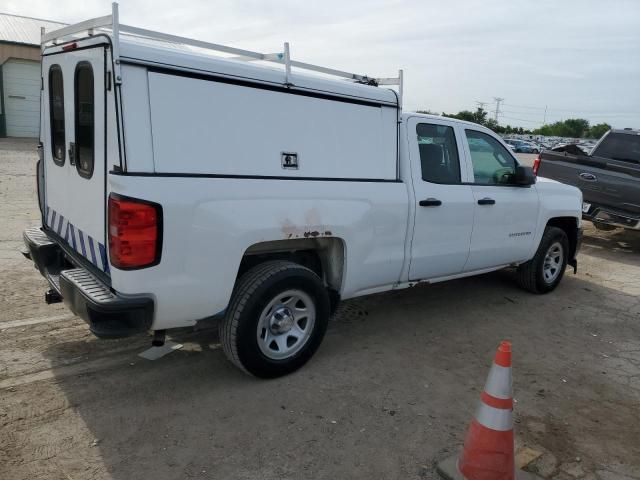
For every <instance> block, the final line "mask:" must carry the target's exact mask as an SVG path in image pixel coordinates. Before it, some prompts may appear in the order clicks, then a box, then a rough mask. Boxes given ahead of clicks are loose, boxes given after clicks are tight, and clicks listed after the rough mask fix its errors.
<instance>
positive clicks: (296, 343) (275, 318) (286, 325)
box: [256, 290, 316, 360]
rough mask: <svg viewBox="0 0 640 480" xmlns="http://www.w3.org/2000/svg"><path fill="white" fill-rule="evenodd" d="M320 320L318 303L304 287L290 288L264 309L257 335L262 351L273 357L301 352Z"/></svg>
mask: <svg viewBox="0 0 640 480" xmlns="http://www.w3.org/2000/svg"><path fill="white" fill-rule="evenodd" d="M315 323H316V307H315V305H314V303H313V300H312V299H311V297H310V296H309V295H307V294H306V293H305V292H303V291H302V290H286V291H284V292H282V293H279V294H278V295H276V296H275V297H273V298H272V299H271V301H270V302H269V303H268V304H267V306H266V307H265V308H264V309H263V310H262V313H261V314H260V319H259V321H258V327H257V331H256V339H257V341H258V347H260V351H261V352H262V353H263V354H264V355H265V356H266V357H267V358H269V359H271V360H284V359H287V358H290V357H292V356H294V355H295V354H296V353H298V352H299V351H300V350H301V349H302V348H303V347H304V346H305V345H306V344H307V342H308V341H309V338H310V337H311V333H312V332H313V328H314V326H315Z"/></svg>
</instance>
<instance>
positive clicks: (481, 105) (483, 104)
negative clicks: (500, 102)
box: [476, 100, 489, 110]
mask: <svg viewBox="0 0 640 480" xmlns="http://www.w3.org/2000/svg"><path fill="white" fill-rule="evenodd" d="M488 104H489V102H479V101H478V100H476V105H478V108H479V109H481V110H484V106H485V105H488Z"/></svg>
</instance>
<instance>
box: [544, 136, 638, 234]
mask: <svg viewBox="0 0 640 480" xmlns="http://www.w3.org/2000/svg"><path fill="white" fill-rule="evenodd" d="M533 168H534V171H535V172H536V173H537V174H538V175H539V176H541V177H546V178H552V179H554V180H558V181H560V182H562V183H566V184H568V185H574V186H576V187H578V188H580V190H582V195H583V204H582V216H583V218H585V219H587V220H590V221H592V222H593V223H594V225H595V226H596V227H597V228H599V229H604V230H611V229H613V228H616V227H622V228H627V229H630V230H640V130H631V129H625V130H611V131H609V132H607V133H606V134H605V135H604V136H603V137H602V138H601V139H600V141H599V142H598V143H597V144H596V146H595V147H594V148H593V149H592V150H591V151H590V153H587V152H585V151H584V150H582V148H581V147H580V145H575V144H568V145H562V146H559V147H556V148H554V149H553V150H549V151H543V152H542V153H541V154H540V155H539V156H538V158H537V159H536V161H535V162H534V166H533Z"/></svg>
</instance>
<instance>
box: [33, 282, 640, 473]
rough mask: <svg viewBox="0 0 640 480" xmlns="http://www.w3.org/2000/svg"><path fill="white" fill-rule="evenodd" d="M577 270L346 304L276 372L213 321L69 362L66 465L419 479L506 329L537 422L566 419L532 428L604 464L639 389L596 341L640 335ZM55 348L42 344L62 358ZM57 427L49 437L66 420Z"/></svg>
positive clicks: (61, 382) (625, 439) (623, 447)
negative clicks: (555, 277) (245, 364)
mask: <svg viewBox="0 0 640 480" xmlns="http://www.w3.org/2000/svg"><path fill="white" fill-rule="evenodd" d="M567 277H568V278H567V279H565V281H564V282H563V284H562V285H561V286H560V287H559V288H558V290H557V291H556V292H553V293H551V294H549V295H545V296H535V295H531V294H529V293H526V292H523V291H521V290H519V289H518V288H516V287H515V285H514V283H513V275H512V274H511V273H509V272H497V273H494V274H489V275H484V276H481V277H475V278H468V279H463V280H458V281H452V282H447V283H443V284H436V285H432V286H418V287H415V288H412V289H407V290H403V291H397V292H391V293H386V294H381V295H375V296H370V297H366V298H360V299H356V300H354V301H351V302H345V303H344V304H343V306H342V308H341V310H340V311H339V312H338V313H337V314H336V316H335V318H334V319H333V321H332V322H331V325H330V328H329V331H328V334H327V338H326V339H325V342H324V344H323V345H322V347H321V348H320V350H319V352H318V353H317V354H316V356H315V357H314V359H312V360H311V362H310V363H309V364H308V365H306V366H305V367H304V368H303V369H302V370H300V371H298V372H296V373H295V374H293V375H290V376H287V377H284V378H280V379H275V380H269V381H264V380H258V379H255V378H252V377H249V376H247V375H245V374H243V373H242V372H240V371H239V370H238V369H236V368H235V367H233V366H232V365H231V364H230V363H229V362H228V361H227V360H226V359H225V358H224V355H223V352H222V351H221V349H220V348H219V345H218V344H217V334H216V331H215V329H213V330H211V329H209V330H205V331H203V332H201V333H200V335H199V336H198V338H195V337H194V336H193V335H192V334H184V335H183V334H180V335H177V336H176V337H175V340H176V341H181V342H184V344H185V348H184V349H183V350H181V351H176V352H174V353H171V354H170V355H168V356H166V357H164V358H162V359H160V360H157V361H154V362H150V361H145V360H142V359H140V358H138V357H135V356H129V357H123V358H122V362H121V363H120V364H119V365H117V366H112V367H111V368H108V369H105V370H103V371H98V372H93V373H86V374H83V375H81V376H76V375H72V376H70V375H67V374H64V375H63V374H62V372H63V371H64V369H63V368H60V372H61V375H60V376H59V377H58V378H56V380H55V383H56V385H57V388H59V389H61V390H62V392H64V395H65V396H66V397H67V400H68V404H69V405H71V406H72V411H73V412H75V413H76V414H77V415H75V416H74V415H71V414H69V416H68V417H62V418H61V419H60V422H62V423H63V422H65V418H66V422H72V423H73V422H75V423H77V424H78V425H77V429H75V430H76V431H77V432H80V433H75V434H74V435H75V436H76V437H75V438H74V442H76V444H77V448H74V449H73V451H70V452H68V454H66V455H65V454H60V455H58V456H57V457H56V459H55V462H56V465H58V466H59V467H60V468H62V469H63V470H64V471H65V472H66V474H68V475H70V478H80V477H78V476H77V475H80V474H81V473H82V471H78V465H84V466H86V468H90V469H91V472H93V473H92V475H91V477H95V478H105V477H106V478H114V479H123V480H124V479H131V478H156V479H163V480H164V479H182V478H192V477H193V478H196V477H197V478H300V477H301V476H303V475H309V476H310V477H312V478H336V477H338V478H365V477H367V478H400V477H404V478H419V477H420V474H419V472H422V471H426V470H424V468H427V470H428V469H429V468H432V467H430V465H431V461H432V460H433V459H434V458H438V457H443V456H446V455H447V450H449V451H453V449H455V448H457V447H458V445H459V443H460V442H461V440H462V436H463V435H464V431H465V429H466V425H467V423H468V421H469V419H470V415H471V412H472V411H473V407H474V406H475V403H476V399H477V395H478V392H479V390H480V389H481V388H482V384H483V382H484V378H485V376H486V373H487V368H488V365H489V363H490V361H491V355H492V352H493V351H494V349H495V346H496V345H497V343H498V342H499V340H501V339H502V338H510V339H511V340H512V341H513V342H514V350H515V352H516V353H515V358H516V364H517V366H518V372H517V375H516V378H515V387H516V391H517V392H518V401H519V405H526V406H528V411H527V419H528V420H527V422H529V420H530V419H531V418H533V419H536V420H535V421H537V422H547V423H548V422H549V420H548V419H549V418H552V419H555V420H554V422H555V421H557V425H555V426H554V425H547V426H546V427H545V429H544V430H542V431H541V429H540V428H539V427H536V429H535V432H533V433H531V432H530V428H529V426H528V425H529V423H526V424H523V425H522V426H521V430H522V435H530V436H532V438H534V440H535V441H536V442H537V443H538V444H540V445H543V446H544V445H545V444H548V445H549V446H550V447H553V448H554V449H555V450H557V452H556V454H557V456H559V457H563V456H567V459H568V460H567V461H572V459H573V458H574V457H575V456H576V455H578V454H580V455H584V457H585V458H587V459H589V460H588V461H596V462H597V461H598V455H599V453H598V451H599V450H598V449H601V447H600V446H601V445H604V444H607V445H608V447H607V449H606V451H607V452H610V451H613V450H615V449H617V452H618V453H617V455H618V456H620V457H621V458H627V459H630V458H640V446H639V445H638V444H637V441H636V437H635V433H634V432H635V431H637V428H638V426H639V425H638V419H637V415H635V414H634V410H633V407H632V406H633V405H635V404H637V399H638V393H639V391H640V387H639V386H638V384H637V382H636V383H635V384H630V383H629V382H631V381H632V380H631V379H629V378H626V377H625V378H622V377H616V376H615V375H609V376H607V375H603V374H602V373H601V372H600V371H599V369H602V368H603V367H601V366H600V365H598V361H597V360H595V357H594V355H596V352H598V353H597V354H598V355H600V353H599V350H598V349H606V348H608V346H610V344H606V343H602V344H600V343H598V348H594V347H593V344H594V342H596V341H600V340H602V341H603V342H604V339H605V338H606V339H607V341H611V342H615V343H616V344H618V345H619V344H620V343H619V342H623V341H624V339H626V338H637V337H638V335H639V334H640V326H639V325H638V322H637V318H633V317H632V315H631V314H628V313H624V312H622V313H619V314H617V315H613V316H612V315H611V312H610V311H608V310H606V308H607V305H606V303H603V302H602V301H601V299H603V298H605V299H606V298H611V297H612V296H613V295H614V293H615V295H617V296H620V295H621V294H620V292H615V291H612V290H610V289H608V288H605V287H602V286H600V285H596V284H594V283H592V282H590V281H589V280H588V279H587V278H586V277H580V276H573V275H570V274H569V272H567ZM594 332H598V333H597V335H598V336H596V337H594V336H593V335H595V333H594ZM181 335H183V336H181ZM551 339H552V340H551ZM558 345H562V348H558ZM59 348H60V346H55V347H51V350H50V351H47V352H45V355H48V356H50V357H52V358H60V356H61V354H60V352H59V351H57V350H58V349H59ZM610 357H611V358H614V357H613V354H612V355H611V356H610ZM599 359H600V360H602V357H599ZM639 360H640V359H639ZM631 373H632V372H629V375H631ZM620 374H621V375H622V374H623V372H621V373H620ZM624 375H626V373H625V374H624ZM636 375H637V372H636ZM560 378H569V380H570V382H571V383H570V384H568V385H563V384H559V383H558V382H559V379H560ZM625 382H626V383H625ZM622 385H625V388H622ZM629 387H632V388H629ZM541 389H542V391H545V392H547V393H546V395H547V396H546V398H541V397H540V396H539V394H537V392H539V391H540V390H541ZM562 389H564V390H562ZM78 415H79V416H78ZM587 417H588V418H587ZM523 418H524V417H523ZM593 418H596V419H597V418H603V419H606V422H605V423H606V424H597V423H593V420H592V419H593ZM545 419H546V420H545ZM565 423H566V425H570V426H569V427H568V426H566V425H565ZM586 423H588V428H586V427H585V424H586ZM52 427H54V428H52V433H51V435H53V436H54V437H55V436H63V434H62V433H59V432H64V431H67V430H68V429H67V428H65V427H64V426H63V425H62V424H61V425H57V426H56V424H53V425H52ZM560 427H561V428H563V431H564V435H565V436H566V437H567V438H570V439H571V448H569V446H567V448H566V450H562V448H560V446H558V445H557V443H558V442H557V441H556V439H555V437H556V435H555V433H554V429H556V431H557V428H560ZM585 428H586V430H585ZM94 440H95V442H94V443H95V445H94V446H91V445H92V442H93V441H94ZM576 444H579V445H578V447H577V448H578V450H577V451H576ZM591 447H593V450H592V451H591V450H589V448H591ZM596 447H597V448H596ZM585 449H586V450H585ZM603 455H604V453H603ZM561 460H562V458H561ZM425 464H426V465H428V467H422V466H424V465H425ZM585 467H586V464H585ZM421 469H422V470H421ZM429 471H430V470H429ZM85 478H88V477H85Z"/></svg>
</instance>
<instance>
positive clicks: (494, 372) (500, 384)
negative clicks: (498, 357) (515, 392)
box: [484, 363, 511, 399]
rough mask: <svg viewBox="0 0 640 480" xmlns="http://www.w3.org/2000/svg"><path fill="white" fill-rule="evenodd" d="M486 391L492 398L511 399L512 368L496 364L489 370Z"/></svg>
mask: <svg viewBox="0 0 640 480" xmlns="http://www.w3.org/2000/svg"><path fill="white" fill-rule="evenodd" d="M484 391H485V392H487V393H488V394H489V395H491V396H492V397H496V398H501V399H508V398H511V367H502V366H500V365H496V364H495V363H494V364H493V366H492V367H491V370H489V376H488V377H487V383H486V384H485V386H484Z"/></svg>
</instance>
